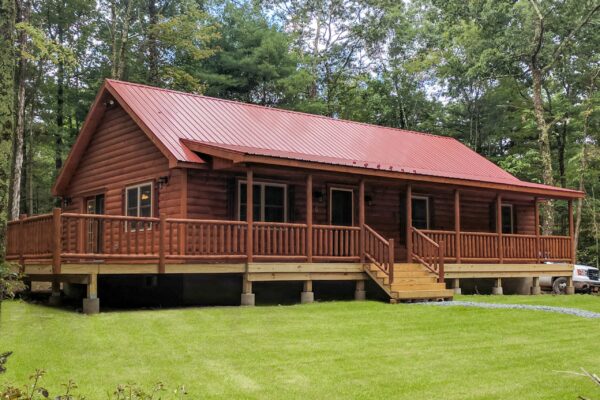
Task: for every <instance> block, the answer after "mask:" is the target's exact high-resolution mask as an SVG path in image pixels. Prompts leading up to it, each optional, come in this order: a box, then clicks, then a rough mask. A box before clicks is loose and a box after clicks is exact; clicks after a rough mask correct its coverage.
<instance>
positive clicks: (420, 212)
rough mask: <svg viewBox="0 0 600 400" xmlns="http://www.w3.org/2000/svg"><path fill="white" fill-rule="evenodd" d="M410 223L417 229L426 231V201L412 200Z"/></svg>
mask: <svg viewBox="0 0 600 400" xmlns="http://www.w3.org/2000/svg"><path fill="white" fill-rule="evenodd" d="M412 222H413V226H414V227H415V228H417V229H427V200H425V199H412Z"/></svg>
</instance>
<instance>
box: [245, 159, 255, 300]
mask: <svg viewBox="0 0 600 400" xmlns="http://www.w3.org/2000/svg"><path fill="white" fill-rule="evenodd" d="M253 189H254V174H253V172H252V169H250V168H248V170H247V171H246V223H247V229H246V256H247V259H248V263H251V262H252V258H253V253H252V252H253V250H254V240H253V233H254V232H253V227H252V222H253V219H254V216H253V215H252V212H253V211H254V204H253V201H254V199H253V198H252V195H253V193H254V190H253ZM250 288H251V289H250V292H252V283H250Z"/></svg>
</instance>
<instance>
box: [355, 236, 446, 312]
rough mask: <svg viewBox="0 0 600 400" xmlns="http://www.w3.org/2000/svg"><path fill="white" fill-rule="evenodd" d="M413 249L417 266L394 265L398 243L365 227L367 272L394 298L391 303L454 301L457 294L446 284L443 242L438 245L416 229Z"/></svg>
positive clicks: (411, 247)
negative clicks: (396, 244) (454, 294)
mask: <svg viewBox="0 0 600 400" xmlns="http://www.w3.org/2000/svg"><path fill="white" fill-rule="evenodd" d="M410 239H411V240H410V241H409V249H410V254H411V259H412V260H415V261H417V262H415V263H396V262H394V240H393V239H390V240H385V239H384V238H383V237H382V236H381V235H379V234H378V233H377V232H375V231H374V230H373V229H372V228H370V227H369V226H367V225H365V226H364V255H365V259H366V261H367V263H366V264H365V272H366V273H367V274H368V275H369V276H370V277H371V278H372V279H373V281H374V282H375V283H377V284H378V285H379V286H380V287H381V288H382V289H383V290H384V291H385V292H386V293H387V294H388V296H390V302H397V301H410V300H440V299H441V300H451V299H452V296H453V291H452V290H451V289H446V284H445V283H444V253H443V249H444V246H443V243H440V244H438V243H436V242H434V241H433V240H431V238H429V237H427V236H426V235H424V234H423V233H422V232H421V231H419V230H417V229H416V228H412V230H411V238H410Z"/></svg>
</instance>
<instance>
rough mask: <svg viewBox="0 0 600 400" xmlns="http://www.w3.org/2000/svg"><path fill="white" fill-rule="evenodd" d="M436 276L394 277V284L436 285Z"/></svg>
mask: <svg viewBox="0 0 600 400" xmlns="http://www.w3.org/2000/svg"><path fill="white" fill-rule="evenodd" d="M436 282H437V276H433V275H431V276H411V277H398V276H397V275H396V276H394V284H398V285H404V284H414V283H436Z"/></svg>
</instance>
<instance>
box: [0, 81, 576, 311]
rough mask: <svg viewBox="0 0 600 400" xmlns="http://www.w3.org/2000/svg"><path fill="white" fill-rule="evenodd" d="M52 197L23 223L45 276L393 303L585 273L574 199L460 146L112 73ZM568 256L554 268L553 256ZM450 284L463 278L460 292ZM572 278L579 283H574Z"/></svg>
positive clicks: (17, 235) (15, 225)
mask: <svg viewBox="0 0 600 400" xmlns="http://www.w3.org/2000/svg"><path fill="white" fill-rule="evenodd" d="M53 195H55V196H57V197H59V198H60V199H61V201H62V207H60V208H56V209H54V210H53V212H52V213H50V214H44V215H36V216H22V217H21V218H20V219H19V220H16V221H11V222H9V224H8V235H7V257H8V258H9V259H11V260H15V261H17V262H18V263H19V264H20V265H21V267H22V268H23V270H24V272H25V273H26V274H27V275H28V276H29V277H30V279H33V280H45V281H49V282H53V288H54V289H53V291H54V293H53V294H54V295H58V294H59V290H60V283H61V282H68V283H79V284H84V285H87V296H86V298H85V299H84V301H83V303H84V304H83V307H84V311H85V312H90V313H92V312H97V311H98V309H99V300H98V293H97V282H98V279H102V278H103V277H104V276H109V275H110V276H113V277H115V276H116V277H118V276H121V275H123V276H124V275H128V276H129V275H135V274H140V275H145V276H160V275H162V274H182V275H184V276H185V275H186V274H223V276H224V275H225V274H233V275H235V276H237V277H239V279H240V281H241V283H242V284H241V285H240V287H241V290H240V291H241V293H240V295H241V296H240V303H241V304H242V305H253V304H254V302H255V294H254V293H253V283H254V282H265V281H301V282H303V291H302V293H301V300H302V302H310V301H312V300H313V289H312V287H313V281H327V280H328V281H338V280H339V281H343V280H345V281H354V282H355V285H356V286H355V297H356V299H363V298H364V296H365V282H366V281H372V282H374V283H375V284H376V285H377V287H379V288H380V290H381V291H383V292H384V293H385V295H386V296H387V297H388V298H389V299H390V301H391V302H396V301H401V300H417V299H451V298H452V296H453V294H454V293H456V292H459V291H460V279H464V278H486V279H493V280H494V292H495V293H501V291H502V279H503V278H515V277H528V278H533V279H532V282H533V283H532V287H531V291H532V293H538V292H539V283H538V280H539V276H542V275H548V274H550V275H559V276H567V277H569V279H570V277H571V270H572V265H573V264H574V262H575V249H574V248H573V207H572V202H573V200H574V199H577V198H580V197H582V196H583V193H581V192H579V191H576V190H570V189H565V188H560V187H552V186H545V185H542V184H538V183H531V182H524V181H522V180H519V179H518V178H516V177H514V176H513V175H511V174H509V173H508V172H506V171H504V170H502V169H501V168H499V167H498V166H496V165H495V164H494V163H492V162H491V161H489V160H487V159H485V158H484V157H482V156H480V155H479V154H477V153H476V152H474V151H472V150H471V149H469V148H468V147H467V146H465V145H463V144H461V143H460V142H459V141H458V140H456V139H454V138H451V137H445V136H435V135H430V134H425V133H420V132H414V131H407V130H401V129H393V128H386V127H381V126H375V125H369V124H364V123H357V122H351V121H344V120H338V119H334V118H329V117H323V116H317V115H310V114H304V113H299V112H292V111H287V110H280V109H273V108H268V107H262V106H257V105H251V104H245V103H241V102H235V101H229V100H222V99H216V98H210V97H205V96H200V95H193V94H188V93H181V92H176V91H172V90H165V89H159V88H155V87H149V86H145V85H140V84H135V83H129V82H121V81H115V80H106V81H105V82H104V84H103V85H102V87H101V88H100V90H99V93H98V95H97V97H96V99H95V101H94V103H93V105H92V106H91V109H90V111H89V114H88V116H87V118H86V120H85V123H84V125H83V126H82V129H81V131H80V134H79V135H78V137H77V140H76V142H75V144H74V145H73V148H72V150H71V152H70V154H69V156H68V158H67V159H66V162H65V165H64V167H63V169H62V170H61V172H60V174H59V176H58V178H57V180H56V182H55V185H54V187H53ZM556 200H559V201H566V202H568V210H569V225H568V232H564V233H563V234H561V235H542V234H541V232H540V204H541V203H543V202H546V201H556ZM548 262H552V263H548ZM447 285H450V286H451V287H450V288H447ZM572 289H573V288H572V284H571V281H570V280H569V287H568V288H567V290H568V291H572Z"/></svg>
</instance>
